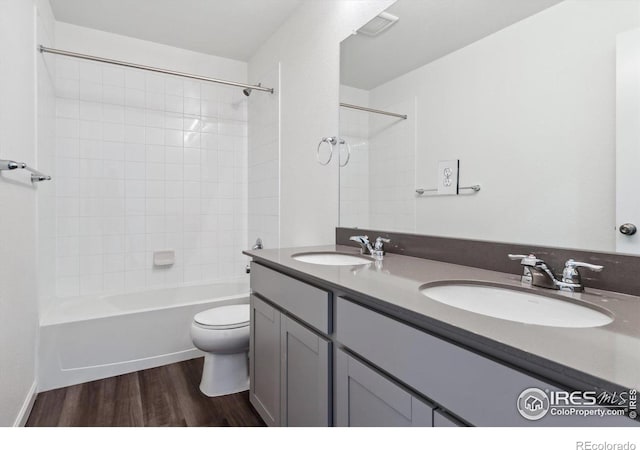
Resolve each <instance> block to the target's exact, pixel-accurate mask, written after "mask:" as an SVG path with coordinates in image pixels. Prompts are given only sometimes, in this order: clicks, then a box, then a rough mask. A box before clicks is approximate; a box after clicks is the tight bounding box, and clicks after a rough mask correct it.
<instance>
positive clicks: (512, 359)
mask: <svg viewBox="0 0 640 450" xmlns="http://www.w3.org/2000/svg"><path fill="white" fill-rule="evenodd" d="M318 251H339V252H341V253H350V254H358V251H357V249H354V248H353V247H347V246H340V245H326V246H317V247H299V248H284V249H264V250H252V251H246V252H244V253H245V254H246V255H248V256H251V257H253V258H254V259H255V260H256V261H258V262H262V263H264V264H266V265H269V266H272V267H274V268H279V269H281V270H282V271H284V272H287V273H290V274H293V275H298V276H300V277H301V278H303V279H306V280H308V281H311V282H314V281H315V282H318V283H323V284H325V285H329V286H331V287H332V289H336V290H339V291H341V292H345V293H346V294H347V295H351V296H353V299H354V300H356V301H359V302H360V303H363V304H367V305H368V306H370V307H371V308H373V309H377V310H379V311H381V312H384V313H386V314H389V315H392V316H395V317H397V318H398V319H401V320H404V321H407V322H409V323H412V324H413V325H416V326H418V327H420V328H423V329H425V330H426V331H430V332H432V333H434V334H438V335H441V336H442V337H444V338H446V339H449V340H453V341H455V342H457V343H459V344H461V345H463V346H465V347H469V348H471V349H473V350H476V351H480V352H482V353H484V354H487V355H488V356H492V357H495V358H497V359H499V360H500V361H502V362H506V363H508V364H512V365H514V366H517V367H520V368H523V369H525V370H528V371H532V372H534V373H537V374H539V375H541V376H543V377H545V378H548V379H550V380H551V381H556V382H559V383H562V384H564V385H565V386H566V387H571V388H574V389H597V390H607V391H610V392H611V391H619V390H621V389H629V388H634V389H640V297H635V296H631V295H626V294H619V293H615V292H609V291H602V290H596V289H589V287H588V286H587V288H586V292H583V293H570V292H559V291H552V290H548V289H540V288H531V287H528V286H523V285H522V284H521V283H520V277H519V276H516V275H512V274H506V273H501V272H494V271H490V270H484V269H477V268H473V267H466V266H460V265H456V264H448V263H442V262H437V261H431V260H426V259H420V258H414V257H410V256H402V255H396V254H390V253H388V254H387V255H386V256H385V257H384V260H383V261H382V264H381V265H380V266H378V267H376V264H374V263H372V264H369V265H366V266H322V265H317V264H309V263H304V262H300V261H296V260H295V259H293V258H292V257H291V256H292V255H294V254H296V253H303V252H318ZM443 281H472V282H473V281H475V282H482V283H486V284H491V285H495V286H508V287H512V288H516V289H522V290H534V291H538V292H539V293H542V294H544V295H548V296H552V297H559V298H563V299H568V300H570V301H574V302H584V303H587V304H590V305H592V307H596V308H597V309H599V310H606V312H607V313H608V314H610V315H612V316H613V317H614V320H613V322H611V323H610V324H608V325H604V326H601V327H596V328H558V327H547V326H539V325H528V324H523V323H518V322H511V321H507V320H502V319H496V318H492V317H489V316H484V315H480V314H475V313H472V312H468V311H465V310H462V309H458V308H454V307H451V306H448V305H445V304H443V303H440V302H437V301H434V300H431V299H429V298H428V297H426V296H424V295H422V294H421V293H420V292H419V288H420V287H421V286H422V285H424V284H427V283H441V282H443Z"/></svg>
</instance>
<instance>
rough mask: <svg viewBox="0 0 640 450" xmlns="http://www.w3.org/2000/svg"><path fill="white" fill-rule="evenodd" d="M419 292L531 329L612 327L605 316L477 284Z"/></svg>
mask: <svg viewBox="0 0 640 450" xmlns="http://www.w3.org/2000/svg"><path fill="white" fill-rule="evenodd" d="M420 292H421V293H422V294H423V295H425V296H427V297H429V298H430V299H432V300H435V301H438V302H440V303H444V304H446V305H449V306H453V307H454V308H460V309H464V310H466V311H471V312H473V313H476V314H482V315H483V316H489V317H495V318H498V319H504V320H510V321H513V322H521V323H527V324H532V325H543V326H548V327H563V328H591V327H599V326H602V325H606V324H608V323H611V322H612V321H613V319H612V318H611V317H609V316H608V315H607V314H604V313H602V312H600V311H597V310H595V309H593V308H590V307H587V306H580V305H578V304H576V303H572V302H570V301H564V300H559V299H556V298H552V297H547V296H544V295H537V294H534V293H529V292H523V291H518V290H515V289H508V288H499V287H493V286H485V285H477V284H445V285H438V286H427V287H424V288H421V289H420Z"/></svg>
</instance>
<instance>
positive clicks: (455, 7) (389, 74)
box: [340, 0, 561, 90]
mask: <svg viewBox="0 0 640 450" xmlns="http://www.w3.org/2000/svg"><path fill="white" fill-rule="evenodd" d="M560 1H561V0H398V2H397V3H395V4H393V5H392V6H390V7H389V8H388V9H387V10H386V11H387V12H389V13H391V14H394V15H396V16H398V17H399V18H400V20H398V22H396V23H395V25H393V26H391V27H390V28H389V29H387V30H386V31H384V32H383V33H382V34H380V35H378V36H375V37H369V36H364V35H361V34H357V35H354V36H351V37H349V38H348V39H347V40H345V41H344V42H343V43H342V46H341V65H340V68H341V76H340V79H341V83H342V84H346V85H347V86H353V87H357V88H360V89H366V90H370V89H373V88H374V87H376V86H379V85H381V84H383V83H385V82H387V81H390V80H392V79H394V78H396V77H398V76H400V75H402V74H404V73H407V72H409V71H411V70H413V69H416V68H418V67H421V66H423V65H425V64H428V63H430V62H432V61H434V60H436V59H438V58H441V57H442V56H444V55H446V54H448V53H451V52H454V51H455V50H458V49H461V48H462V47H465V46H467V45H469V44H471V43H473V42H475V41H477V40H479V39H482V38H484V37H486V36H488V35H490V34H492V33H495V32H496V31H499V30H501V29H503V28H506V27H508V26H509V25H512V24H514V23H516V22H518V21H520V20H522V19H524V18H526V17H529V16H531V15H533V14H536V13H538V12H540V11H542V10H544V9H546V8H548V7H550V6H552V5H555V4H557V3H560Z"/></svg>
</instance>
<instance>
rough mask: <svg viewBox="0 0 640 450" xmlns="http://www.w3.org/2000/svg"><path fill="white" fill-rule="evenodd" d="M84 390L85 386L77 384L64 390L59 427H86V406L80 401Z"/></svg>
mask: <svg viewBox="0 0 640 450" xmlns="http://www.w3.org/2000/svg"><path fill="white" fill-rule="evenodd" d="M85 389H86V384H77V385H75V386H69V387H68V388H66V390H65V395H64V398H63V399H62V404H61V405H60V416H59V419H58V426H59V427H70V426H76V427H84V426H87V422H86V421H85V409H86V406H85V403H84V401H83V399H82V397H83V390H85Z"/></svg>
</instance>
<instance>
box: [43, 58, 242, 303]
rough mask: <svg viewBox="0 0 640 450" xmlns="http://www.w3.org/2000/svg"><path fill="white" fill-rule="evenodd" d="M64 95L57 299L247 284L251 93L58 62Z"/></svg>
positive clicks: (59, 127) (59, 130) (60, 105)
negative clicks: (158, 258) (156, 258)
mask: <svg viewBox="0 0 640 450" xmlns="http://www.w3.org/2000/svg"><path fill="white" fill-rule="evenodd" d="M55 85H56V95H57V104H56V131H55V133H56V140H55V142H56V158H55V159H56V170H55V176H56V178H55V185H56V218H57V222H56V270H57V275H56V281H57V289H56V290H57V295H58V296H60V297H66V296H75V295H83V294H90V293H99V292H103V291H114V290H118V291H119V290H131V289H138V288H144V287H150V286H154V287H155V286H163V285H175V284H180V283H191V282H201V281H214V280H217V279H223V278H229V277H232V276H238V275H241V274H242V273H243V270H244V265H245V264H246V258H245V257H244V256H242V254H241V251H242V249H244V248H245V247H246V235H247V213H246V210H247V204H246V203H247V202H246V190H247V173H246V160H247V100H246V97H244V96H243V95H242V91H241V90H240V89H238V88H230V87H224V86H219V85H214V84H211V83H200V82H196V81H192V80H187V79H182V78H179V77H171V76H162V75H158V74H154V73H148V72H144V71H139V70H134V69H122V68H118V67H113V66H108V65H106V64H100V63H92V62H84V61H79V60H74V59H70V58H65V57H60V56H59V57H56V82H55ZM162 249H174V250H175V251H176V264H175V265H174V266H172V267H170V268H155V267H154V266H153V264H152V255H153V251H154V250H162Z"/></svg>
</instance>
